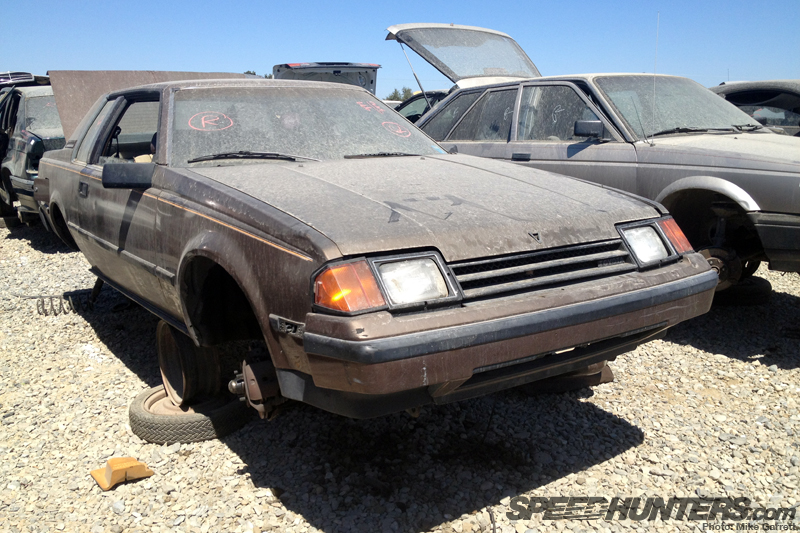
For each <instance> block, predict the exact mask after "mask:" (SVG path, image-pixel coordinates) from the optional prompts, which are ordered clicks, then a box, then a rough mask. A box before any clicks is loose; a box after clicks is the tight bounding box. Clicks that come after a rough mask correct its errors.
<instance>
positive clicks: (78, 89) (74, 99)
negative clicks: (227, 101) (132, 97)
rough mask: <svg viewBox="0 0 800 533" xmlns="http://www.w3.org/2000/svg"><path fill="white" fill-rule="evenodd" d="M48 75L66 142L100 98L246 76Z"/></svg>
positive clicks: (108, 72) (162, 73)
mask: <svg viewBox="0 0 800 533" xmlns="http://www.w3.org/2000/svg"><path fill="white" fill-rule="evenodd" d="M47 74H48V76H50V84H51V85H52V86H53V94H55V97H56V106H57V107H58V116H59V118H61V126H62V128H63V129H64V137H66V138H67V139H69V138H70V137H71V136H72V133H73V132H74V131H75V128H77V127H78V124H79V123H80V121H81V120H82V119H83V116H84V115H85V114H86V113H87V112H88V111H89V109H91V108H92V105H93V104H94V103H95V102H96V101H97V99H98V98H100V97H101V96H102V95H104V94H106V93H111V92H114V91H121V90H122V89H127V88H128V87H136V86H138V85H148V84H151V83H160V82H163V81H179V80H208V79H220V78H222V79H230V78H236V79H239V78H245V75H244V74H234V73H230V72H174V71H159V70H51V71H49V72H48V73H47Z"/></svg>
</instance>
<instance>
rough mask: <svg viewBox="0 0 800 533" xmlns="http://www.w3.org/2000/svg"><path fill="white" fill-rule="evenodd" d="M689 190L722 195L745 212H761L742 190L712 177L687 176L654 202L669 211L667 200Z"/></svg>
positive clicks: (670, 208)
mask: <svg viewBox="0 0 800 533" xmlns="http://www.w3.org/2000/svg"><path fill="white" fill-rule="evenodd" d="M690 190H705V191H713V192H716V193H719V194H722V195H724V196H727V197H728V198H730V199H731V200H733V201H735V202H736V203H737V204H739V205H740V206H741V207H742V209H744V210H745V211H760V210H761V208H760V207H759V206H758V204H757V203H756V201H755V200H753V197H752V196H750V195H749V194H748V193H747V192H746V191H745V190H744V189H742V188H741V187H739V186H738V185H735V184H733V183H731V182H730V181H727V180H724V179H722V178H715V177H713V176H689V177H688V178H683V179H679V180H678V181H675V182H673V183H671V184H670V185H669V186H668V187H667V188H665V189H664V190H663V191H661V193H659V195H658V196H657V197H656V201H657V202H660V203H662V204H664V206H665V207H666V208H667V209H669V210H670V211H671V210H672V205H671V202H670V200H669V199H670V197H672V196H674V195H675V194H677V193H680V192H683V191H690Z"/></svg>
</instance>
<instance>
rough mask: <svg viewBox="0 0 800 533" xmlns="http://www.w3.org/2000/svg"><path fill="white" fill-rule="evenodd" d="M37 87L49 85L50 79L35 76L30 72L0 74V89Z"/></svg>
mask: <svg viewBox="0 0 800 533" xmlns="http://www.w3.org/2000/svg"><path fill="white" fill-rule="evenodd" d="M37 85H50V78H48V77H47V76H36V75H34V74H31V73H30V72H11V71H7V72H0V87H10V86H15V87H23V86H37Z"/></svg>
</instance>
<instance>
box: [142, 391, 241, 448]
mask: <svg viewBox="0 0 800 533" xmlns="http://www.w3.org/2000/svg"><path fill="white" fill-rule="evenodd" d="M250 414H251V413H250V411H249V409H248V407H247V405H246V404H245V402H242V401H240V400H239V399H238V398H235V397H233V396H229V395H219V396H216V397H214V398H212V399H210V400H208V401H205V402H202V403H199V404H196V405H193V406H192V407H190V408H180V407H177V406H175V405H174V404H173V403H172V402H171V401H170V400H169V398H167V393H166V391H164V386H163V385H159V386H158V387H153V388H152V389H148V390H146V391H144V392H142V393H141V394H139V395H138V396H137V397H136V398H135V399H134V400H133V402H132V403H131V405H130V409H129V410H128V417H129V420H130V424H131V430H132V431H133V433H134V434H135V435H136V436H138V437H140V438H142V439H144V440H146V441H148V442H153V443H156V444H167V443H168V444H172V443H176V442H180V443H187V442H200V441H204V440H211V439H216V438H220V437H224V436H225V435H228V434H229V433H233V432H234V431H236V430H237V429H239V428H240V427H242V426H243V425H245V424H246V423H247V421H248V420H249V419H250Z"/></svg>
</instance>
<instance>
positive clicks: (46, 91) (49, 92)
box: [16, 85, 53, 98]
mask: <svg viewBox="0 0 800 533" xmlns="http://www.w3.org/2000/svg"><path fill="white" fill-rule="evenodd" d="M16 90H17V91H18V92H20V93H22V94H24V95H25V97H26V98H36V97H38V96H53V88H52V87H50V86H49V85H41V86H38V87H35V86H34V87H17V88H16Z"/></svg>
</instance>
